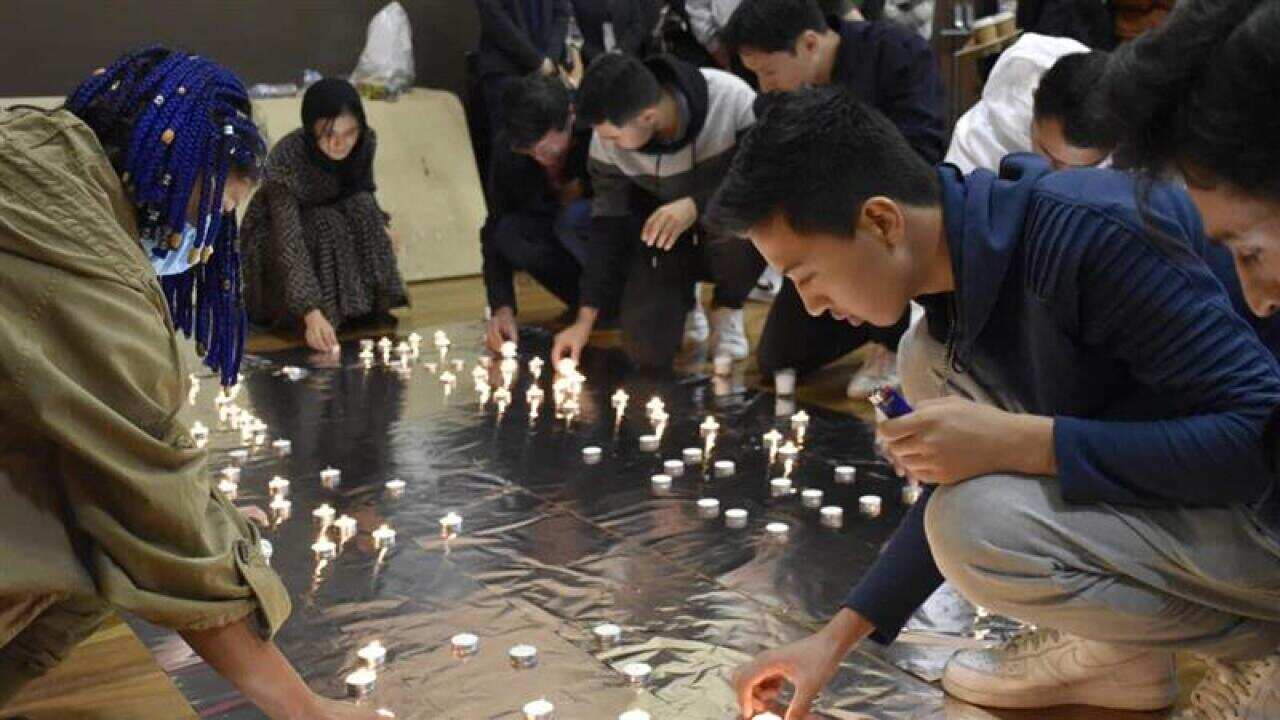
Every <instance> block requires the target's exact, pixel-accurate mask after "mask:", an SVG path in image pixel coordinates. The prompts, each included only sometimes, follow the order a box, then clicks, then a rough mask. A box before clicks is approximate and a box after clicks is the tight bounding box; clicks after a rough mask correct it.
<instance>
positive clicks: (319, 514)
mask: <svg viewBox="0 0 1280 720" xmlns="http://www.w3.org/2000/svg"><path fill="white" fill-rule="evenodd" d="M336 514H337V513H336V512H335V511H334V509H333V508H332V507H329V504H328V503H324V504H323V505H321V506H320V507H318V508H316V509H315V510H312V511H311V516H312V517H314V518H315V519H317V520H319V521H320V522H322V523H324V524H325V525H328V524H329V523H331V522H333V516H334V515H336Z"/></svg>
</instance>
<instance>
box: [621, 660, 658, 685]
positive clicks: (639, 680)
mask: <svg viewBox="0 0 1280 720" xmlns="http://www.w3.org/2000/svg"><path fill="white" fill-rule="evenodd" d="M622 675H623V676H624V677H626V678H627V682H629V683H631V684H632V685H644V684H646V683H648V682H649V676H651V675H653V668H652V667H650V666H649V664H648V663H642V662H634V663H627V664H626V665H623V666H622Z"/></svg>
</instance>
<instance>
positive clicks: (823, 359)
mask: <svg viewBox="0 0 1280 720" xmlns="http://www.w3.org/2000/svg"><path fill="white" fill-rule="evenodd" d="M910 322H911V309H910V308H908V309H907V311H906V313H904V314H903V316H902V319H901V320H899V321H898V322H897V324H896V325H893V326H892V327H887V328H881V327H875V326H873V325H860V326H857V327H855V326H853V325H850V324H849V323H847V322H840V321H839V320H836V319H835V318H833V317H831V316H830V315H828V314H826V313H823V314H822V315H820V316H818V317H814V316H812V315H810V314H809V312H808V311H807V310H805V309H804V302H803V301H801V299H800V293H799V292H798V291H797V290H796V286H795V283H793V282H791V281H790V280H784V281H783V283H782V289H781V290H780V291H778V297H777V299H775V300H774V301H773V307H771V308H770V309H769V318H768V320H766V321H765V326H764V333H763V334H762V335H761V336H760V347H759V348H758V350H757V351H756V352H757V363H758V364H759V366H760V372H761V373H763V374H764V375H765V376H769V375H772V374H773V373H774V372H775V371H777V370H781V369H783V368H795V371H796V372H797V373H798V374H800V375H803V374H805V373H808V372H812V371H813V370H817V369H818V368H820V367H822V366H823V365H826V364H828V363H831V362H835V361H836V360H839V359H840V358H842V357H844V356H845V355H848V354H849V353H851V352H853V351H854V350H857V349H858V348H860V347H862V346H863V345H865V344H867V343H869V342H875V343H880V344H881V345H884V346H885V347H887V348H889V349H890V350H892V351H893V352H897V351H898V341H899V340H901V339H902V336H903V335H904V334H905V333H906V332H907V326H908V325H909V324H910Z"/></svg>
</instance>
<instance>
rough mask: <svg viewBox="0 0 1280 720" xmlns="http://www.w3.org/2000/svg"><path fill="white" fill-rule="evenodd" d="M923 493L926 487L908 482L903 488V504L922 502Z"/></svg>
mask: <svg viewBox="0 0 1280 720" xmlns="http://www.w3.org/2000/svg"><path fill="white" fill-rule="evenodd" d="M923 495H924V488H922V487H920V486H919V485H917V484H916V483H907V485H906V486H905V487H903V488H902V504H903V505H915V504H916V503H918V502H920V498H921V496H923Z"/></svg>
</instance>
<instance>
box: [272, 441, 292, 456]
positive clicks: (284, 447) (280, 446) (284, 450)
mask: <svg viewBox="0 0 1280 720" xmlns="http://www.w3.org/2000/svg"><path fill="white" fill-rule="evenodd" d="M271 447H272V448H274V449H275V451H276V452H277V453H279V454H281V455H288V454H289V453H290V452H292V451H293V441H291V440H286V439H284V438H280V439H279V440H276V441H275V442H273V443H271Z"/></svg>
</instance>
